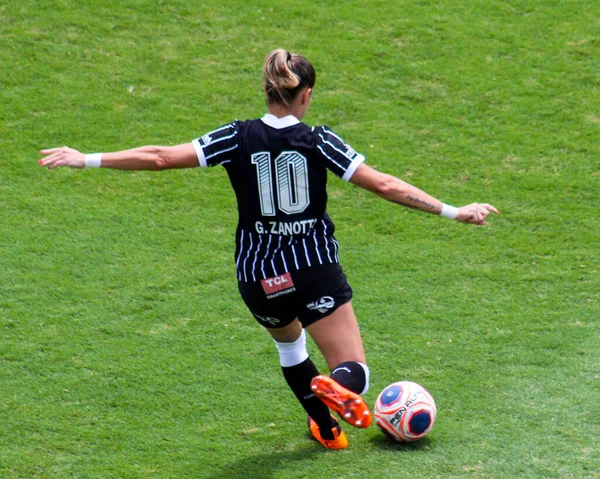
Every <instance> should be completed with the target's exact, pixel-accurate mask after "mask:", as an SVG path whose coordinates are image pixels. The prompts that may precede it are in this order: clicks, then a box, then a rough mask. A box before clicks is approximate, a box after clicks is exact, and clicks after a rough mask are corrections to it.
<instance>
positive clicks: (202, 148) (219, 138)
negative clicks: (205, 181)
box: [192, 114, 365, 282]
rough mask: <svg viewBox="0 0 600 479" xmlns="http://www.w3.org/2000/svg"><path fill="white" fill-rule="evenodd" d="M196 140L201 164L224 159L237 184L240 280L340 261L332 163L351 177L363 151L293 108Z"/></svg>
mask: <svg viewBox="0 0 600 479" xmlns="http://www.w3.org/2000/svg"><path fill="white" fill-rule="evenodd" d="M192 144H193V145H194V148H195V150H196V154H197V156H198V161H199V163H200V166H203V167H208V166H215V165H223V167H224V168H225V169H226V170H227V173H228V175H229V179H230V181H231V185H232V187H233V190H234V191H235V194H236V197H237V204H238V213H239V220H238V227H237V232H236V251H235V262H236V266H237V277H238V280H239V281H244V282H249V281H258V280H261V279H265V278H270V277H273V276H279V275H281V274H283V273H287V272H289V271H293V270H299V269H302V268H307V267H311V266H316V265H321V264H328V263H338V262H339V256H338V251H339V244H338V242H337V241H336V240H335V237H334V235H333V233H334V225H333V223H332V221H331V220H330V218H329V216H328V215H327V213H326V211H325V210H326V206H327V191H326V186H327V170H330V171H331V172H333V173H334V174H335V175H336V176H338V177H340V178H342V179H344V180H349V179H350V177H351V176H352V175H353V174H354V172H355V171H356V168H358V166H359V165H360V164H361V163H362V162H363V161H364V160H365V158H364V156H363V155H361V154H359V153H357V152H355V151H354V150H353V149H352V148H351V147H350V146H348V145H347V144H346V143H344V142H343V141H342V139H341V138H340V137H338V136H337V135H336V134H335V133H333V132H332V131H331V130H330V129H329V128H327V127H326V126H319V127H312V128H311V127H309V126H307V125H305V124H304V123H301V122H300V121H299V120H298V119H297V118H295V117H294V116H291V115H290V116H286V117H284V118H277V117H276V116H274V115H271V114H267V115H265V116H264V117H263V118H261V119H258V120H247V121H237V120H236V121H234V122H233V123H229V124H227V125H224V126H222V127H220V128H217V129H216V130H214V131H211V132H210V133H208V134H206V135H204V136H203V137H201V138H198V139H196V140H194V141H193V142H192Z"/></svg>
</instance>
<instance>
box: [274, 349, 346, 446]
mask: <svg viewBox="0 0 600 479" xmlns="http://www.w3.org/2000/svg"><path fill="white" fill-rule="evenodd" d="M281 371H282V372H283V377H284V378H285V380H286V381H287V383H288V386H289V387H290V389H291V390H292V391H293V392H294V394H295V395H296V398H298V401H300V404H302V407H303V408H304V410H305V411H306V412H307V413H308V415H309V416H310V417H311V418H312V419H313V421H315V422H316V423H317V425H318V426H319V431H320V432H321V437H322V438H323V439H333V434H332V432H331V429H332V428H333V426H334V423H333V421H332V420H331V413H330V412H329V408H328V407H327V406H325V404H324V403H323V402H322V401H321V400H320V399H319V398H318V397H317V396H315V394H314V393H313V392H312V390H311V389H310V381H311V380H312V378H314V377H315V376H318V375H319V371H318V370H317V368H316V366H315V365H314V364H313V362H312V360H311V359H310V358H308V359H306V360H305V361H303V362H301V363H300V364H297V365H295V366H291V367H282V368H281Z"/></svg>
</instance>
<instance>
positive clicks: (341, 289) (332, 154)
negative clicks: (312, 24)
mask: <svg viewBox="0 0 600 479" xmlns="http://www.w3.org/2000/svg"><path fill="white" fill-rule="evenodd" d="M314 85H315V70H314V68H313V66H312V65H311V64H310V63H309V62H308V60H307V59H306V58H304V57H303V56H301V55H296V54H290V53H288V52H287V51H285V50H282V49H279V50H275V51H273V52H271V53H270V54H269V55H268V56H267V57H266V59H265V63H264V90H265V94H266V98H267V104H268V113H267V114H266V115H265V116H263V117H262V118H260V119H257V120H248V121H237V120H236V121H234V122H232V123H228V124H226V125H224V126H222V127H220V128H217V129H216V130H213V131H211V132H210V133H208V134H206V135H204V136H202V137H200V138H198V139H195V140H193V141H192V142H191V143H186V144H182V145H179V146H172V147H163V146H144V147H141V148H135V149H131V150H125V151H120V152H115V153H94V154H87V155H84V154H83V153H80V152H79V151H76V150H73V149H71V148H67V147H63V148H53V149H49V150H43V151H41V154H42V155H47V156H45V157H44V158H43V159H42V160H40V162H39V163H40V165H41V166H44V167H48V168H50V169H52V168H56V167H59V166H69V167H71V168H84V167H102V168H114V169H121V170H164V169H169V168H193V167H197V166H202V167H209V166H215V165H222V166H223V167H224V168H225V170H226V171H227V174H228V175H229V179H230V180H231V185H232V187H233V190H234V192H235V195H236V197H237V203H238V213H239V221H238V226H237V232H236V251H235V263H236V271H237V280H238V285H239V291H240V293H241V296H242V299H243V300H244V302H245V303H246V305H247V307H248V309H249V310H250V312H251V313H252V315H253V316H254V318H256V320H257V321H258V322H259V323H260V324H261V325H262V326H264V327H265V328H266V329H267V331H268V332H269V333H270V334H271V336H272V337H273V339H274V340H275V345H276V347H277V349H278V351H279V357H280V364H281V368H282V371H283V376H284V377H285V379H286V381H287V383H288V385H289V387H290V388H291V390H292V391H293V392H294V394H295V395H296V397H297V398H298V401H299V402H300V404H301V405H302V406H303V407H304V409H305V410H306V412H307V413H308V425H309V430H310V433H311V434H312V436H313V437H314V438H315V439H316V440H317V441H319V443H321V444H322V445H323V446H324V447H326V448H330V449H343V448H345V447H347V446H348V440H347V438H346V435H345V434H344V432H343V431H342V429H341V427H340V425H339V423H338V421H337V419H336V418H334V417H333V416H332V415H331V413H330V409H331V410H333V411H335V412H336V413H338V414H339V415H340V417H342V419H344V420H345V421H346V422H348V423H349V424H351V425H353V426H356V427H360V428H364V427H368V426H369V425H370V424H371V421H372V417H371V412H370V411H369V408H368V407H367V405H366V404H365V402H364V400H363V399H362V397H361V396H362V395H363V394H364V393H366V391H367V389H368V386H369V369H368V367H367V364H366V359H365V353H364V350H363V345H362V340H361V336H360V331H359V327H358V323H357V320H356V316H355V315H354V311H353V309H352V303H351V298H352V289H351V288H350V286H349V285H348V283H347V281H346V276H345V275H344V273H343V272H342V268H341V266H340V264H339V244H338V242H337V241H336V239H335V237H334V235H333V233H334V225H333V223H332V221H331V219H330V218H329V216H328V215H327V213H326V211H325V210H326V206H327V193H326V183H327V170H329V171H331V172H332V173H333V174H334V175H336V176H338V177H340V178H341V179H343V180H346V181H350V182H352V183H354V184H355V185H357V186H360V187H361V188H364V189H366V190H369V191H371V192H373V193H375V194H377V195H379V196H380V197H382V198H384V199H386V200H389V201H392V202H395V203H398V204H401V205H404V206H407V207H409V208H415V209H418V210H421V211H425V212H427V213H432V214H436V215H441V216H445V217H448V218H452V219H456V220H458V221H461V222H463V223H472V224H476V225H484V224H485V223H486V217H487V216H488V214H489V212H490V211H493V212H494V213H498V211H497V210H496V208H494V207H493V206H491V205H488V204H477V203H473V204H470V205H467V206H463V207H461V208H455V207H452V206H449V205H446V204H443V203H442V202H441V201H439V200H437V199H435V198H434V197H432V196H430V195H428V194H426V193H424V192H423V191H421V190H419V189H418V188H416V187H414V186H412V185H410V184H408V183H405V182H403V181H402V180H400V179H398V178H395V177H393V176H390V175H386V174H384V173H380V172H377V171H375V170H373V169H372V168H370V167H369V166H367V165H366V164H365V163H364V160H365V158H364V156H363V155H361V154H359V153H357V152H356V151H354V150H353V149H352V148H351V147H350V146H349V145H348V144H346V143H345V142H344V141H343V140H342V139H341V138H340V137H339V136H338V135H336V134H335V133H334V132H333V131H331V130H330V129H329V128H327V127H325V126H318V127H312V128H311V127H309V126H307V125H305V124H304V123H302V122H301V120H302V118H303V116H304V114H305V113H306V110H307V109H308V107H309V105H310V102H311V99H312V93H313V87H314ZM305 331H308V333H309V334H310V336H311V337H312V338H313V340H314V342H315V343H316V344H317V346H318V348H319V350H320V351H321V353H322V354H323V356H324V358H325V360H326V362H327V366H328V367H329V369H330V370H331V375H330V376H324V375H319V372H318V371H317V369H316V367H315V366H314V364H313V362H312V360H311V359H310V358H309V355H308V352H307V349H306V336H305Z"/></svg>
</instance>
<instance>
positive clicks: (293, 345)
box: [275, 329, 308, 368]
mask: <svg viewBox="0 0 600 479" xmlns="http://www.w3.org/2000/svg"><path fill="white" fill-rule="evenodd" d="M275 345H276V346H277V350H278V351H279V363H280V364H281V367H283V368H289V367H292V366H296V365H297V364H300V363H302V362H304V361H306V359H307V358H308V351H307V349H306V333H305V332H304V329H303V330H302V333H300V337H299V338H298V339H296V341H293V342H290V343H282V342H279V341H275Z"/></svg>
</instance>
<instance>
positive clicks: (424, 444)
mask: <svg viewBox="0 0 600 479" xmlns="http://www.w3.org/2000/svg"><path fill="white" fill-rule="evenodd" d="M431 442H432V441H431V439H430V438H429V437H424V438H423V439H420V440H419V441H415V442H395V441H392V440H391V439H389V438H387V437H385V436H384V435H383V434H379V435H377V436H374V437H372V438H371V443H372V444H373V446H375V447H377V448H378V449H382V450H384V451H397V452H417V451H420V452H422V451H424V450H427V449H431Z"/></svg>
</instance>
